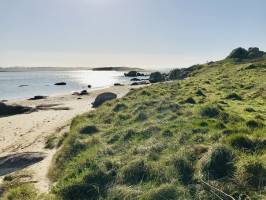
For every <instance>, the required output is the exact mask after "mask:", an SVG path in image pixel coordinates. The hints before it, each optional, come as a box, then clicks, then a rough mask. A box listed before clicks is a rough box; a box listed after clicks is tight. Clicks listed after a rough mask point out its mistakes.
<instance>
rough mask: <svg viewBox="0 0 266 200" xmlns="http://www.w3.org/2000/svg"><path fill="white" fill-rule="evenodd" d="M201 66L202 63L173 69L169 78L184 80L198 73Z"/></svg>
mask: <svg viewBox="0 0 266 200" xmlns="http://www.w3.org/2000/svg"><path fill="white" fill-rule="evenodd" d="M201 68H202V66H200V65H193V66H191V67H188V68H182V69H173V70H172V71H170V73H169V75H168V78H169V80H182V79H185V78H187V77H189V76H191V75H192V74H194V73H196V72H197V71H198V70H200V69H201Z"/></svg>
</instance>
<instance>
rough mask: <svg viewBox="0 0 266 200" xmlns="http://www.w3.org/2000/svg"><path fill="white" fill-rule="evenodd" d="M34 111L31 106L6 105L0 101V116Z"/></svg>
mask: <svg viewBox="0 0 266 200" xmlns="http://www.w3.org/2000/svg"><path fill="white" fill-rule="evenodd" d="M31 111H33V108H31V107H24V106H19V105H6V104H4V103H2V102H0V117H4V116H9V115H16V114H22V113H26V112H31Z"/></svg>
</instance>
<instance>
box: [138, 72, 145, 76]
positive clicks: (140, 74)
mask: <svg viewBox="0 0 266 200" xmlns="http://www.w3.org/2000/svg"><path fill="white" fill-rule="evenodd" d="M137 76H145V74H143V73H139V72H138V73H137Z"/></svg>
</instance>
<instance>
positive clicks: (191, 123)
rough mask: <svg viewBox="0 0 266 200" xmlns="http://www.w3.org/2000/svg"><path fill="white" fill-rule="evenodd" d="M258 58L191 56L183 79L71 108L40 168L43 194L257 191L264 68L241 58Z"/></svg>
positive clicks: (264, 181)
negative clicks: (45, 181)
mask: <svg viewBox="0 0 266 200" xmlns="http://www.w3.org/2000/svg"><path fill="white" fill-rule="evenodd" d="M265 64H266V59H260V60H255V61H253V62H251V61H245V62H242V63H239V62H235V61H234V60H230V59H227V60H223V61H218V62H212V63H211V64H205V65H200V67H198V68H197V71H196V72H193V74H192V75H191V76H190V77H189V78H187V79H185V80H181V81H173V82H164V83H159V84H154V85H152V86H149V87H144V88H140V89H136V90H132V91H131V92H130V93H129V94H128V95H126V96H125V97H123V98H121V99H117V100H113V101H111V102H107V103H105V104H104V105H102V106H101V107H99V108H98V109H97V110H95V111H92V112H89V113H87V114H84V115H82V116H78V117H76V118H75V119H74V120H73V122H72V124H71V129H70V133H69V134H67V136H66V138H65V139H64V141H63V142H62V145H61V148H60V150H59V151H58V152H57V154H56V156H55V158H54V163H53V166H52V167H51V169H50V172H49V176H50V178H51V180H53V181H55V182H56V184H55V186H54V187H53V188H52V191H51V194H53V195H55V198H56V199H64V200H72V199H77V200H79V199H80V200H81V199H92V200H94V199H95V200H96V199H99V200H104V199H107V200H111V199H112V200H120V199H121V200H122V199H125V200H126V199H151V200H156V199H169V200H170V199H214V200H215V199H221V198H225V197H224V196H223V195H224V194H223V193H222V192H224V193H226V194H228V195H231V196H232V197H233V198H235V199H238V198H239V197H243V196H248V197H250V198H251V199H265V198H266V190H265V186H266V175H265V171H266V154H265V152H266V126H265V125H266V124H265V119H266V104H265V102H266V83H265V80H266V71H265V68H263V67H252V68H251V67H248V66H250V65H254V66H257V65H259V66H264V65H265ZM204 182H206V183H208V185H210V186H211V187H210V186H208V185H206V184H203V183H204ZM213 187H214V188H217V189H219V190H220V191H222V192H219V191H218V190H213ZM217 195H218V196H220V198H219V197H218V196H217Z"/></svg>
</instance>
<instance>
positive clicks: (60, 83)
mask: <svg viewBox="0 0 266 200" xmlns="http://www.w3.org/2000/svg"><path fill="white" fill-rule="evenodd" d="M54 85H66V83H65V82H58V83H55V84H54Z"/></svg>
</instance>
